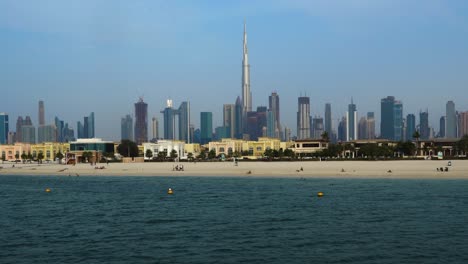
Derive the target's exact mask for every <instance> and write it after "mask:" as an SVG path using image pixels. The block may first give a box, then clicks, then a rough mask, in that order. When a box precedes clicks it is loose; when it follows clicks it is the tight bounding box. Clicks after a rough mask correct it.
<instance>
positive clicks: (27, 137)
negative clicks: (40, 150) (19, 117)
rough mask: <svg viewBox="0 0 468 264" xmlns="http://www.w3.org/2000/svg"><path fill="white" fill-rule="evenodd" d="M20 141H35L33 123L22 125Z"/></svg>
mask: <svg viewBox="0 0 468 264" xmlns="http://www.w3.org/2000/svg"><path fill="white" fill-rule="evenodd" d="M21 142H23V143H30V144H35V143H36V128H35V127H34V126H33V125H23V126H22V127H21Z"/></svg>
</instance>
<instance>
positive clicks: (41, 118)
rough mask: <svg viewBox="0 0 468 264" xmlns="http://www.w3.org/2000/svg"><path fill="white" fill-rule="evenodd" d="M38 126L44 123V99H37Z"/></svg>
mask: <svg viewBox="0 0 468 264" xmlns="http://www.w3.org/2000/svg"><path fill="white" fill-rule="evenodd" d="M38 116H39V126H43V125H45V110H44V101H42V100H41V101H39V114H38Z"/></svg>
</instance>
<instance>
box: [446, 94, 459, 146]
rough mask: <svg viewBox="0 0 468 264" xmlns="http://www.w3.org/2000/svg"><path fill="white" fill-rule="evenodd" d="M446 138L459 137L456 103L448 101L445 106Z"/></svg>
mask: <svg viewBox="0 0 468 264" xmlns="http://www.w3.org/2000/svg"><path fill="white" fill-rule="evenodd" d="M445 137H446V138H456V137H457V114H456V113H455V103H454V102H453V101H448V102H447V104H446V106H445Z"/></svg>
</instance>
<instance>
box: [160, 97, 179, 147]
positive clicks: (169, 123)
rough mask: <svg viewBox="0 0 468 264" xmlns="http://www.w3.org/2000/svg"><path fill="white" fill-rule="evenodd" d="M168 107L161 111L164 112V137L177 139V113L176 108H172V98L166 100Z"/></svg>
mask: <svg viewBox="0 0 468 264" xmlns="http://www.w3.org/2000/svg"><path fill="white" fill-rule="evenodd" d="M166 102H167V103H166V108H164V110H162V111H161V113H162V114H163V122H164V133H163V136H164V139H167V140H172V139H175V115H176V110H174V109H173V108H172V100H171V99H168V100H167V101H166Z"/></svg>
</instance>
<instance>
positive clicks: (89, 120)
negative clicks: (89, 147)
mask: <svg viewBox="0 0 468 264" xmlns="http://www.w3.org/2000/svg"><path fill="white" fill-rule="evenodd" d="M76 127H77V130H78V138H94V112H91V113H90V114H89V116H85V117H84V118H83V123H81V122H80V121H78V122H77V123H76Z"/></svg>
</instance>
